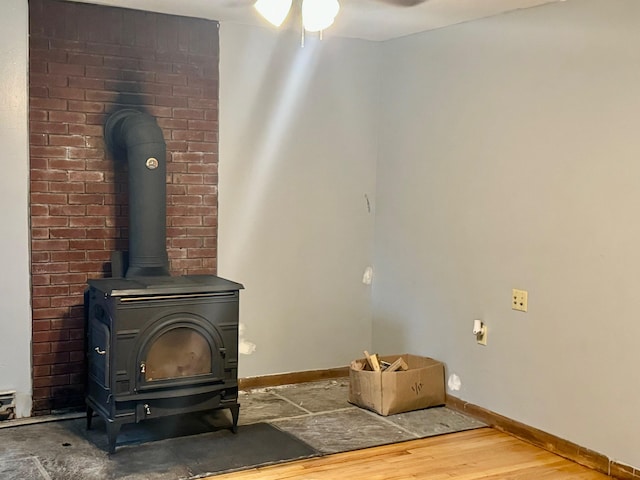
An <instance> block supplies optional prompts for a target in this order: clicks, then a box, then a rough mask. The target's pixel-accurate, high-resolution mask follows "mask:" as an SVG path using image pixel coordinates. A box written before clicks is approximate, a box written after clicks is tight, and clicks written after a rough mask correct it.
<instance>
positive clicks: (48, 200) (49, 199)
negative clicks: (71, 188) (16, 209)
mask: <svg viewBox="0 0 640 480" xmlns="http://www.w3.org/2000/svg"><path fill="white" fill-rule="evenodd" d="M31 203H36V204H44V205H51V204H52V203H56V204H66V203H67V196H66V195H64V194H62V193H32V194H31Z"/></svg>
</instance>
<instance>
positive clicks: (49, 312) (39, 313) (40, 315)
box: [33, 308, 68, 320]
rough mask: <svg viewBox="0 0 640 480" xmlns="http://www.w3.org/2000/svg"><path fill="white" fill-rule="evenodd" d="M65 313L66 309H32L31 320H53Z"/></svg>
mask: <svg viewBox="0 0 640 480" xmlns="http://www.w3.org/2000/svg"><path fill="white" fill-rule="evenodd" d="M67 312H68V309H67V308H34V309H33V318H34V320H43V319H46V318H50V319H55V318H60V317H63V316H64V315H65V314H66V313H67Z"/></svg>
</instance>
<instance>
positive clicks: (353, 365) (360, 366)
mask: <svg viewBox="0 0 640 480" xmlns="http://www.w3.org/2000/svg"><path fill="white" fill-rule="evenodd" d="M351 369H352V370H356V371H360V370H364V365H363V364H362V362H361V361H359V360H354V361H352V362H351Z"/></svg>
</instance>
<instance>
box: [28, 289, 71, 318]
mask: <svg viewBox="0 0 640 480" xmlns="http://www.w3.org/2000/svg"><path fill="white" fill-rule="evenodd" d="M68 294H69V287H68V286H67V285H50V286H41V287H34V288H33V296H34V297H36V296H38V297H40V296H49V295H51V296H52V295H68ZM47 322H48V320H47ZM35 323H36V322H34V325H35Z"/></svg>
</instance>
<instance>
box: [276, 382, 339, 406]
mask: <svg viewBox="0 0 640 480" xmlns="http://www.w3.org/2000/svg"><path fill="white" fill-rule="evenodd" d="M268 391H271V392H273V393H275V394H277V395H280V396H282V397H284V398H286V399H288V400H290V401H291V402H293V403H295V404H296V405H298V406H300V407H301V408H304V409H305V410H307V411H309V412H312V413H318V412H327V411H330V410H337V409H339V408H346V407H349V406H351V404H350V403H349V402H348V400H347V399H348V398H349V380H348V379H340V380H327V381H324V382H312V383H301V384H298V385H285V386H283V387H276V388H270V389H268Z"/></svg>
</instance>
